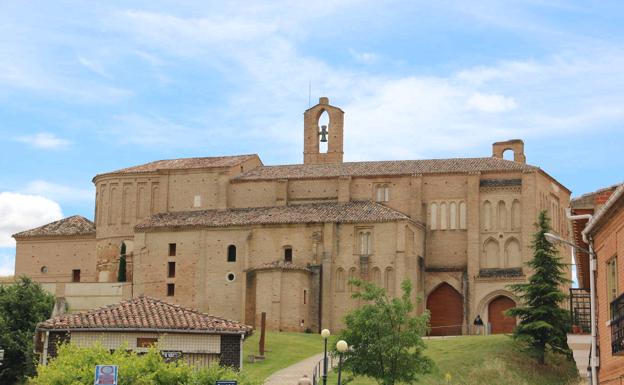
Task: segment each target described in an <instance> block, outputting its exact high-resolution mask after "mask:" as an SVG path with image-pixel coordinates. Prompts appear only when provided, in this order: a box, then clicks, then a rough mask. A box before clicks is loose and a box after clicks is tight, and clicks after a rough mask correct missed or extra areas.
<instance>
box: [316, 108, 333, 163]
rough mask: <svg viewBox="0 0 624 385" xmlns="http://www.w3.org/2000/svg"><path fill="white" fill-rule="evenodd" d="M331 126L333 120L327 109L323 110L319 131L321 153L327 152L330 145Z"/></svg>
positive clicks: (319, 121)
mask: <svg viewBox="0 0 624 385" xmlns="http://www.w3.org/2000/svg"><path fill="white" fill-rule="evenodd" d="M330 127H331V122H330V121H329V114H328V113H327V111H323V113H321V115H320V116H319V120H318V129H319V131H318V132H319V133H321V134H320V135H319V152H320V153H321V154H324V153H327V150H328V147H329V146H328V145H329V130H330Z"/></svg>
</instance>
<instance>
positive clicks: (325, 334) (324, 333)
mask: <svg viewBox="0 0 624 385" xmlns="http://www.w3.org/2000/svg"><path fill="white" fill-rule="evenodd" d="M330 335H331V333H330V332H329V329H323V330H321V337H323V340H324V341H325V355H324V356H323V385H327V339H328V338H329V336H330Z"/></svg>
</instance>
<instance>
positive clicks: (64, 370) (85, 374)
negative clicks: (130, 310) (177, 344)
mask: <svg viewBox="0 0 624 385" xmlns="http://www.w3.org/2000/svg"><path fill="white" fill-rule="evenodd" d="M96 365H117V366H119V385H214V384H215V382H216V381H217V380H237V381H238V383H239V384H240V385H259V384H258V382H255V381H251V380H249V379H247V378H245V377H244V376H243V375H241V374H239V373H237V372H236V371H234V370H232V369H229V368H224V367H220V366H219V365H217V364H214V365H211V366H210V367H208V368H203V369H199V370H198V369H196V368H194V367H192V366H189V365H187V364H186V363H166V362H165V361H164V360H163V358H162V357H161V356H160V353H159V352H158V350H157V349H156V348H152V349H150V350H149V352H148V353H146V354H143V355H138V354H136V353H134V352H128V351H126V350H125V349H118V350H116V351H114V352H112V353H111V352H110V351H109V350H108V349H105V348H104V347H103V346H102V345H100V344H96V345H94V346H92V347H88V348H82V347H78V346H76V345H73V344H63V345H61V346H59V351H58V357H56V358H55V359H53V360H51V361H50V362H49V363H48V365H47V366H43V365H40V366H39V367H38V368H37V372H38V373H37V376H36V377H33V378H31V379H29V382H28V384H30V385H82V384H84V385H92V384H93V381H94V376H95V366H96Z"/></svg>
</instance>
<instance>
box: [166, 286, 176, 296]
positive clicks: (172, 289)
mask: <svg viewBox="0 0 624 385" xmlns="http://www.w3.org/2000/svg"><path fill="white" fill-rule="evenodd" d="M174 295H175V283H168V284H167V297H173V296H174Z"/></svg>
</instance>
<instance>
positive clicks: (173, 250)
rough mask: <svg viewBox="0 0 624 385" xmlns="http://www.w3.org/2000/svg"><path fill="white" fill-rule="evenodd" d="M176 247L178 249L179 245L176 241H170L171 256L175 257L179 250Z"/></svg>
mask: <svg viewBox="0 0 624 385" xmlns="http://www.w3.org/2000/svg"><path fill="white" fill-rule="evenodd" d="M176 249H177V247H176V244H175V243H170V244H169V256H170V257H175V256H176V251H177V250H176Z"/></svg>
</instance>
